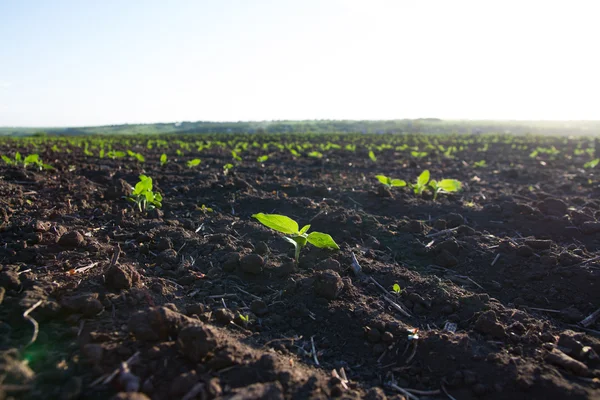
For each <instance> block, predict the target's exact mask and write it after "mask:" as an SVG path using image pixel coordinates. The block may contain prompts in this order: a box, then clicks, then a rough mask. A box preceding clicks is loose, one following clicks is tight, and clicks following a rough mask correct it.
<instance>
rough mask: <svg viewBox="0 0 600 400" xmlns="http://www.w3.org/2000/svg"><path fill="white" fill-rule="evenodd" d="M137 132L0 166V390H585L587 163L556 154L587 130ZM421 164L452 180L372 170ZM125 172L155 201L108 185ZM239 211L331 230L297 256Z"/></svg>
mask: <svg viewBox="0 0 600 400" xmlns="http://www.w3.org/2000/svg"><path fill="white" fill-rule="evenodd" d="M147 139H148V138H145V139H143V140H142V139H139V138H137V139H128V140H129V144H127V145H126V144H122V145H121V147H120V148H121V149H123V150H125V149H128V148H130V149H132V150H133V151H136V152H141V153H143V154H144V156H145V157H146V162H145V163H138V162H136V161H135V160H130V159H128V158H123V159H115V160H111V159H108V158H103V159H100V158H97V157H89V156H86V155H85V154H84V153H83V149H82V148H81V147H78V146H76V145H74V144H71V145H69V146H68V147H69V148H70V150H71V152H70V153H66V152H62V153H61V152H53V151H51V150H50V148H51V147H52V145H53V144H54V143H55V142H53V141H52V140H50V141H48V142H43V144H41V145H39V146H41V147H39V148H38V150H37V151H38V152H39V154H40V157H41V158H42V159H43V160H44V162H47V163H49V164H51V165H54V166H55V168H56V170H54V171H41V172H40V171H34V170H32V169H23V168H18V167H9V166H5V165H2V166H0V286H1V287H0V304H1V307H0V349H1V352H0V398H2V399H3V398H11V397H12V398H25V399H40V398H53V399H54V398H56V399H78V398H85V399H107V398H111V397H112V396H115V397H114V398H115V399H116V398H119V399H144V398H146V397H144V395H142V394H141V393H143V394H145V396H147V397H149V398H152V399H180V398H185V399H225V398H227V399H264V398H267V399H283V398H286V399H307V398H316V399H325V398H344V399H359V398H366V399H373V400H375V399H386V398H392V399H402V398H405V397H406V398H408V395H407V393H406V392H404V393H403V392H402V390H403V389H404V390H409V391H410V393H411V396H412V397H410V398H412V399H415V398H419V399H423V400H425V399H444V398H455V399H461V400H465V399H474V398H482V399H512V400H517V399H538V398H539V399H554V398H557V399H558V398H569V399H599V398H600V358H599V356H598V354H600V339H599V336H600V322H599V321H600V318H598V319H597V320H596V321H593V322H592V323H589V324H582V323H581V321H582V320H583V319H584V318H585V317H587V316H588V315H590V314H592V313H593V312H594V311H596V310H598V309H599V308H600V222H598V220H599V219H600V197H599V194H600V188H599V181H598V178H597V175H596V174H595V173H594V170H589V169H583V168H582V165H583V162H585V160H587V159H585V158H584V156H575V155H573V150H574V149H575V148H576V147H577V146H578V145H582V146H583V148H585V146H586V145H588V142H587V140H586V139H581V138H580V139H566V138H543V139H541V138H535V137H520V138H518V139H516V140H513V139H512V138H511V137H510V136H493V137H486V136H480V137H461V138H460V139H459V138H457V137H453V136H448V137H435V138H434V139H435V141H436V145H437V144H442V145H444V146H446V147H447V146H448V145H453V144H455V143H459V144H460V145H461V146H464V150H463V151H459V152H457V153H456V154H455V156H454V157H453V158H449V157H445V156H443V154H441V152H434V151H430V150H429V151H428V152H429V155H428V156H427V157H424V158H421V159H419V158H414V157H412V156H410V151H408V152H402V151H395V150H381V151H377V150H376V153H377V157H378V159H377V162H373V161H371V160H370V159H369V158H368V156H367V154H368V150H367V149H366V148H365V145H370V144H373V145H375V144H381V143H386V142H387V141H390V140H394V141H401V140H406V141H407V142H408V144H409V145H411V144H413V143H414V142H415V141H417V142H418V141H421V144H422V143H423V140H424V139H423V138H420V137H405V138H403V137H400V138H398V137H396V138H394V139H391V137H388V136H381V137H380V136H372V137H371V136H369V137H361V138H356V137H354V136H348V137H344V136H342V137H333V136H332V137H326V136H317V137H311V139H310V140H311V141H312V143H314V144H315V146H317V145H319V144H326V143H327V142H328V141H330V140H331V141H332V142H334V143H337V144H340V145H341V146H342V148H341V149H335V148H334V149H329V150H323V146H321V149H320V150H319V151H321V152H322V153H323V154H324V157H323V158H322V159H317V158H311V157H306V156H303V157H293V156H292V155H291V154H290V153H289V152H288V151H287V150H284V151H279V150H278V149H277V148H276V145H277V144H286V143H288V142H293V141H298V142H299V143H304V142H307V141H308V140H307V139H304V138H302V137H300V136H290V137H285V136H281V137H279V136H277V137H272V136H266V137H265V136H263V137H237V138H233V137H225V139H222V140H223V141H224V142H227V141H228V140H236V141H241V140H250V143H252V142H253V141H255V140H256V143H257V146H256V147H255V146H249V147H248V149H247V150H245V151H243V152H242V153H241V154H240V155H241V156H242V157H243V158H244V161H243V162H241V163H238V165H236V166H235V167H234V168H233V169H232V170H231V171H230V172H229V173H228V174H224V173H223V165H224V164H226V163H229V162H232V160H231V155H230V153H231V149H232V148H234V147H235V146H234V144H233V143H228V145H227V146H226V148H220V147H218V146H213V147H211V148H205V149H203V150H202V151H201V152H200V153H198V152H194V151H193V150H189V151H185V153H186V154H185V156H180V157H178V156H177V155H176V150H177V149H178V148H180V147H179V146H178V145H176V144H175V143H176V142H175V139H178V140H181V141H183V142H184V143H189V144H190V145H191V148H192V149H193V148H195V147H196V146H197V145H198V144H199V143H204V144H206V142H205V139H206V138H205V137H203V136H185V137H178V138H171V143H170V144H169V147H168V148H161V147H158V146H154V147H153V148H152V149H148V148H147V147H146V141H147ZM434 139H432V140H434ZM349 141H353V142H355V143H358V144H359V146H358V148H357V150H356V152H350V151H346V150H343V148H344V145H345V144H346V143H347V142H349ZM469 141H470V142H469ZM266 142H271V146H270V147H269V149H268V150H263V149H262V145H263V143H266ZM56 143H59V147H62V148H66V147H67V146H66V145H65V142H64V141H58V142H56ZM177 143H179V142H177ZM483 143H488V149H487V151H485V152H484V151H478V149H480V148H481V147H482V145H483ZM515 143H517V146H523V145H526V146H528V148H527V149H524V148H518V147H517V148H515V147H514V146H513V145H514V144H515ZM551 145H554V146H555V147H556V148H557V149H558V150H560V154H559V155H558V156H548V155H546V154H540V155H539V156H538V157H535V158H532V157H529V154H530V152H531V151H532V149H534V148H535V147H536V146H551ZM32 146H33V145H32V144H31V143H26V142H19V141H14V142H3V143H2V144H0V154H13V153H14V152H15V151H17V150H19V151H21V152H22V153H25V154H29V153H31V152H33V151H34V149H33V147H32ZM113 147H119V141H118V140H114V141H113ZM457 147H458V145H457ZM316 149H318V148H314V149H313V150H316ZM425 151H427V150H425ZM163 152H165V153H166V154H167V155H168V157H169V163H168V164H167V165H166V166H164V167H162V166H161V165H160V163H159V161H158V160H159V157H160V155H161V153H163ZM264 154H269V159H268V160H267V161H266V162H264V163H262V164H261V163H258V162H256V161H255V160H256V158H257V157H258V156H261V155H264ZM195 157H199V158H201V159H202V163H201V164H200V166H198V167H195V168H188V167H186V164H185V162H186V161H187V160H190V159H192V158H195ZM481 159H485V160H486V161H487V166H485V167H482V168H474V167H473V166H472V165H473V163H474V162H475V161H479V160H481ZM582 160H583V161H582ZM423 169H429V170H430V171H431V175H432V177H434V178H455V179H459V180H461V181H462V182H463V184H464V190H463V191H462V192H460V193H458V194H453V195H440V196H439V197H438V198H437V200H436V201H433V199H432V198H431V196H430V195H427V194H426V195H425V196H415V195H414V194H413V193H411V191H410V190H409V189H408V188H392V189H391V190H387V189H384V188H382V187H381V185H380V184H379V182H377V180H376V179H374V175H376V174H385V175H389V176H391V177H393V178H400V179H406V180H409V181H414V180H415V178H416V177H417V175H418V174H419V173H420V172H421V171H422V170H423ZM140 173H145V174H147V175H148V176H151V177H152V178H153V179H154V183H155V189H156V190H158V191H159V192H160V193H162V195H163V197H164V201H163V208H162V209H161V210H154V211H150V212H147V213H140V212H139V211H137V210H135V209H134V208H133V207H132V206H131V204H130V203H128V202H127V201H125V200H124V199H123V198H122V197H123V196H124V195H126V194H128V192H129V191H130V186H133V185H135V183H136V182H137V178H138V175H139V174H140ZM203 205H205V206H206V207H208V208H210V209H212V211H211V210H208V209H206V208H203V207H202V206H203ZM257 212H264V213H278V214H285V215H287V216H289V217H292V218H294V219H296V220H297V221H298V222H299V223H300V225H301V226H302V225H304V224H311V230H314V231H321V232H326V233H329V234H331V235H332V236H333V238H334V239H335V240H336V241H337V243H338V244H339V245H340V247H341V250H340V251H339V252H333V251H328V250H320V249H317V248H314V247H311V246H308V247H307V248H305V249H304V250H303V252H302V254H301V258H300V262H299V265H295V263H294V262H293V249H292V248H291V246H290V244H289V243H288V242H286V241H285V240H283V239H282V238H281V235H280V234H278V233H276V232H274V231H272V230H270V229H268V228H265V227H263V226H262V225H260V224H259V223H258V222H257V221H256V220H253V219H252V218H251V215H252V214H254V213H257ZM353 257H356V260H357V262H358V264H359V265H360V267H361V270H360V271H357V268H356V266H353ZM395 283H398V284H399V285H400V287H401V288H402V291H401V293H400V294H396V293H393V292H392V286H393V285H394V284H395ZM31 308H33V310H32V311H30V313H29V314H28V315H27V314H26V315H25V316H24V313H25V312H26V311H28V310H30V309H31ZM29 317H31V318H32V319H30V318H29ZM34 322H35V324H39V334H37V337H35V338H34V325H35V324H34ZM32 339H35V340H34V342H33V343H30V342H31V340H32ZM124 362H125V364H123V363H124ZM344 374H345V376H346V377H347V380H346V379H343V376H344ZM127 391H129V392H131V393H129V394H125V393H123V392H127ZM119 392H121V393H120V394H119V395H117V393H119ZM133 392H141V393H140V394H137V395H134V394H133ZM136 396H137V397H136ZM450 396H452V397H450Z"/></svg>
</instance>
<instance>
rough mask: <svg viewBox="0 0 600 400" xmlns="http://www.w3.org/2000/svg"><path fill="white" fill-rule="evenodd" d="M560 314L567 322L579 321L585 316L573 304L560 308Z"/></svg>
mask: <svg viewBox="0 0 600 400" xmlns="http://www.w3.org/2000/svg"><path fill="white" fill-rule="evenodd" d="M560 316H561V317H562V319H564V320H565V321H567V322H579V321H581V320H582V319H583V318H585V316H584V315H583V313H582V312H581V311H579V310H578V309H577V308H575V307H573V306H571V307H567V308H565V309H563V310H561V311H560Z"/></svg>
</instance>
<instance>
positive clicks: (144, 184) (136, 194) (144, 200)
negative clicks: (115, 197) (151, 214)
mask: <svg viewBox="0 0 600 400" xmlns="http://www.w3.org/2000/svg"><path fill="white" fill-rule="evenodd" d="M162 199H163V198H162V195H161V194H160V193H158V192H156V193H155V192H153V191H152V178H150V177H149V176H146V175H143V174H142V175H140V181H139V182H138V183H137V184H136V185H135V188H134V189H133V192H132V193H131V194H130V195H129V196H127V200H129V201H131V202H132V203H134V204H135V205H136V206H137V207H138V209H139V210H140V212H144V211H147V210H148V211H149V210H153V209H155V208H161V207H162Z"/></svg>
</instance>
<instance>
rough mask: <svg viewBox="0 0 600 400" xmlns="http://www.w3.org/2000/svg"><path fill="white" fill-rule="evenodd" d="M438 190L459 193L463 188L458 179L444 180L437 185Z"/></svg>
mask: <svg viewBox="0 0 600 400" xmlns="http://www.w3.org/2000/svg"><path fill="white" fill-rule="evenodd" d="M437 188H438V189H441V190H443V191H444V192H458V191H459V190H460V188H461V183H460V181H458V180H456V179H442V180H441V181H439V182H438V183H437Z"/></svg>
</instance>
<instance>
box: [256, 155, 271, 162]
mask: <svg viewBox="0 0 600 400" xmlns="http://www.w3.org/2000/svg"><path fill="white" fill-rule="evenodd" d="M268 159H269V156H260V157H258V158H257V159H256V162H258V163H264V162H265V161H267V160H268Z"/></svg>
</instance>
